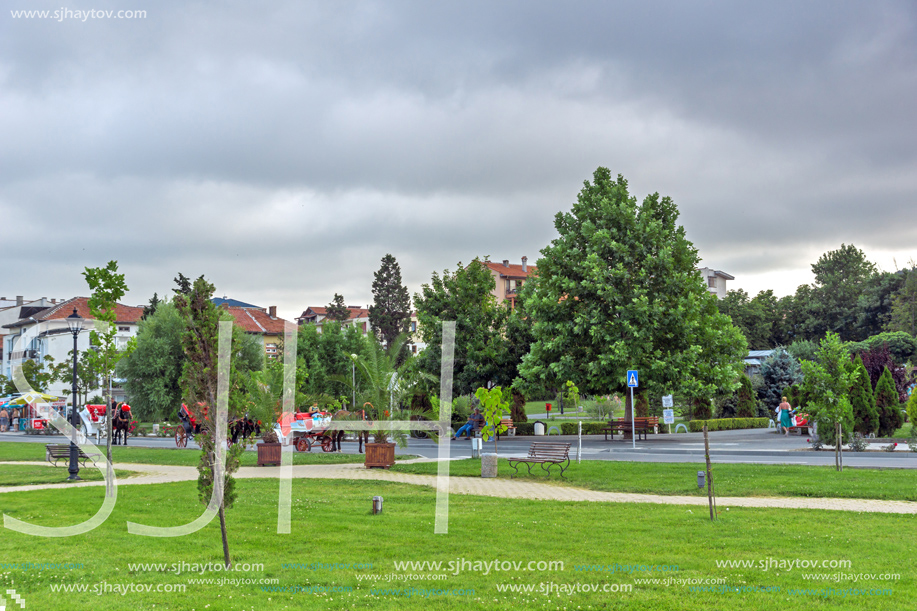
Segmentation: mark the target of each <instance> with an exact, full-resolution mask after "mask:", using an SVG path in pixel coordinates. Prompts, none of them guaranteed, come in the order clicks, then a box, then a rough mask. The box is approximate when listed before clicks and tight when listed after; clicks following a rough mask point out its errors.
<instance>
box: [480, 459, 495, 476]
mask: <svg viewBox="0 0 917 611" xmlns="http://www.w3.org/2000/svg"><path fill="white" fill-rule="evenodd" d="M481 477H497V455H496V454H481Z"/></svg>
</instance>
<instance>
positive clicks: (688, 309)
mask: <svg viewBox="0 0 917 611" xmlns="http://www.w3.org/2000/svg"><path fill="white" fill-rule="evenodd" d="M677 220H678V209H677V208H676V206H675V204H674V203H673V202H672V200H671V199H670V198H668V197H660V196H659V195H658V194H653V195H650V196H647V197H646V198H645V199H644V200H643V203H642V204H638V203H637V200H636V199H635V198H634V197H632V196H631V195H630V194H629V193H628V190H627V182H626V181H625V180H624V178H623V177H621V176H618V178H617V180H615V179H614V178H612V176H611V173H610V172H609V171H608V169H606V168H598V169H597V170H596V171H595V173H594V174H593V180H592V182H589V181H586V182H585V185H584V187H583V189H582V191H580V193H579V196H578V197H577V201H576V203H574V204H573V209H572V210H571V211H570V212H568V213H558V214H557V215H556V217H555V221H554V226H555V227H556V229H557V232H558V237H556V238H555V239H554V240H552V241H551V244H550V245H549V246H547V247H546V248H544V249H543V250H542V251H541V254H542V257H541V258H539V260H538V275H537V276H536V278H534V279H533V280H530V282H533V283H534V284H535V286H534V287H532V293H531V296H530V297H529V298H528V299H527V302H526V308H527V311H528V314H529V316H531V317H532V319H533V321H534V324H533V329H532V332H533V336H534V342H533V343H532V347H531V350H530V352H529V354H528V355H527V356H526V357H525V358H524V359H523V363H522V366H521V367H520V372H521V374H522V375H523V376H524V377H525V378H527V379H528V380H530V381H540V382H542V383H545V384H548V385H551V386H555V387H559V385H560V383H562V382H563V381H564V380H575V381H576V384H577V386H578V387H579V388H580V390H581V391H583V392H584V393H587V394H604V393H607V392H621V391H623V390H624V388H625V373H626V371H627V370H628V369H637V370H639V372H640V385H641V388H644V389H647V390H649V391H650V393H651V394H654V395H655V394H660V395H662V394H668V393H670V392H672V391H673V390H675V389H678V390H680V391H681V392H684V393H685V394H687V395H689V396H693V397H702V398H705V400H706V401H707V403H708V404H709V397H711V396H713V395H714V394H717V393H720V392H731V391H732V390H734V389H735V388H736V386H737V385H738V382H737V380H738V379H739V375H740V374H741V373H742V371H743V361H742V359H743V358H744V357H745V356H746V355H747V344H746V342H745V338H744V337H743V336H742V333H741V332H740V331H739V330H738V329H736V327H735V326H733V324H732V322H731V321H730V320H729V318H728V317H727V316H724V315H723V314H720V313H719V312H718V311H717V304H716V298H715V297H714V296H713V295H711V294H710V293H708V292H707V289H706V287H705V286H704V285H703V283H702V282H701V278H700V276H699V275H698V272H697V264H698V255H697V249H696V248H694V245H693V244H692V243H691V242H690V241H688V239H687V238H686V237H685V231H684V228H683V227H681V226H680V225H678V224H677ZM628 400H629V395H628ZM628 414H629V411H628Z"/></svg>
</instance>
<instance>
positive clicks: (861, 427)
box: [850, 355, 879, 435]
mask: <svg viewBox="0 0 917 611" xmlns="http://www.w3.org/2000/svg"><path fill="white" fill-rule="evenodd" d="M853 376H854V377H853V386H852V387H851V388H850V404H851V406H852V407H853V421H854V424H853V430H854V431H856V432H857V433H861V434H863V435H868V434H870V433H875V432H876V429H878V428H879V412H878V410H877V409H876V398H875V397H874V396H873V394H872V384H870V382H869V372H867V371H866V367H865V366H864V365H863V359H861V358H860V356H859V355H857V358H856V361H855V362H854V364H853Z"/></svg>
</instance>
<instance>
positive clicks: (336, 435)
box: [329, 409, 371, 454]
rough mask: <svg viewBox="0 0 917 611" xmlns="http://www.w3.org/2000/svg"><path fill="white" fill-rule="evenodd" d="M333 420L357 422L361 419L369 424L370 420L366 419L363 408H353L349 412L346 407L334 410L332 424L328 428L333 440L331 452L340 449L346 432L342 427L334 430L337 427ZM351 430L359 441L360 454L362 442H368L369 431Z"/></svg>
mask: <svg viewBox="0 0 917 611" xmlns="http://www.w3.org/2000/svg"><path fill="white" fill-rule="evenodd" d="M335 420H345V421H347V420H349V421H358V422H360V421H362V422H367V424H371V423H370V422H368V421H367V420H366V411H365V410H362V409H361V410H354V411H352V412H349V411H347V410H346V409H342V410H338V411H337V412H335V414H334V416H332V417H331V421H332V424H331V426H330V427H329V429H330V430H331V440H332V442H333V443H332V450H331V451H332V452H340V451H341V441H342V440H343V439H344V434H345V433H346V432H347V431H346V430H343V429H341V430H337V431H335V429H336V428H337V427H335V426H334V421H335ZM353 432H354V433H355V434H356V436H357V441H358V442H359V452H360V454H362V453H363V444H364V443H369V431H368V430H366V431H353Z"/></svg>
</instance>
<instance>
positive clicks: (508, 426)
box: [474, 418, 516, 441]
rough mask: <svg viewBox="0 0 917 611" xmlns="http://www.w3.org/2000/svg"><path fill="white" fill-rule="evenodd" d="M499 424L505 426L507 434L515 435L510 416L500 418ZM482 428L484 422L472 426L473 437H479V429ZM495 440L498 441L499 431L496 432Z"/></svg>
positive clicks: (514, 426) (514, 427)
mask: <svg viewBox="0 0 917 611" xmlns="http://www.w3.org/2000/svg"><path fill="white" fill-rule="evenodd" d="M500 424H501V425H503V426H505V427H506V432H507V433H508V434H509V435H515V434H516V425H514V424H513V420H512V418H503V419H502V420H500ZM482 428H484V423H483V422H481V423H479V426H475V427H474V436H475V437H480V436H481V429H482ZM497 441H500V433H497Z"/></svg>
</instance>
